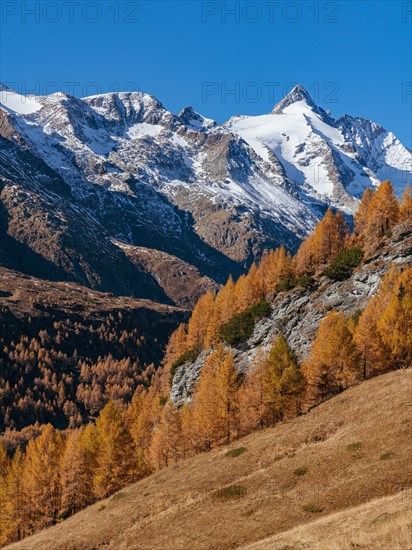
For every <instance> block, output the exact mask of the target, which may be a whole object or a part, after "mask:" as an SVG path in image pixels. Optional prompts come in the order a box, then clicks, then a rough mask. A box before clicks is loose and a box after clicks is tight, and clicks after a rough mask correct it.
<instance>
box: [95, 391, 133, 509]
mask: <svg viewBox="0 0 412 550" xmlns="http://www.w3.org/2000/svg"><path fill="white" fill-rule="evenodd" d="M96 428H97V434H98V454H97V468H96V471H95V475H94V486H95V492H96V495H97V496H98V497H99V498H102V497H106V496H108V495H111V494H113V493H114V492H116V491H118V490H119V489H121V488H122V487H123V486H124V485H126V484H128V483H131V482H132V481H134V480H135V478H136V457H135V447H134V444H133V440H132V437H131V435H130V432H129V430H128V428H127V426H126V424H125V421H124V420H123V417H122V415H121V414H120V412H119V411H118V410H117V409H116V406H115V404H114V403H113V402H112V401H109V403H107V405H106V406H105V407H104V409H103V410H102V411H101V412H100V414H99V417H98V419H97V421H96Z"/></svg>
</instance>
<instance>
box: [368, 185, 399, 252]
mask: <svg viewBox="0 0 412 550" xmlns="http://www.w3.org/2000/svg"><path fill="white" fill-rule="evenodd" d="M398 220H399V203H398V199H397V198H396V196H395V193H394V191H393V187H392V184H391V182H390V181H388V180H387V181H384V182H383V183H381V184H380V186H379V187H378V189H377V190H376V191H375V193H374V195H373V197H372V198H371V200H370V202H369V207H368V217H367V223H366V228H365V232H364V234H361V238H363V240H364V243H365V249H366V251H367V252H368V253H369V252H371V251H373V250H374V248H375V247H376V246H377V245H378V244H379V242H380V240H381V239H382V238H383V237H385V236H387V235H389V234H390V231H391V230H392V228H393V227H394V226H395V225H396V224H397V223H398Z"/></svg>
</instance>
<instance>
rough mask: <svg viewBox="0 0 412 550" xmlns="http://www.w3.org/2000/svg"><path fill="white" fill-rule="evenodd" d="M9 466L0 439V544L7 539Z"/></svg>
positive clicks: (8, 460)
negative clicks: (6, 511)
mask: <svg viewBox="0 0 412 550" xmlns="http://www.w3.org/2000/svg"><path fill="white" fill-rule="evenodd" d="M9 468H10V459H9V457H8V455H7V451H6V448H5V447H4V445H3V443H2V442H1V441H0V511H1V513H0V544H4V543H5V542H7V541H8V529H9V527H10V526H9V525H8V518H7V515H6V514H5V513H4V511H5V510H6V506H7V474H8V471H9Z"/></svg>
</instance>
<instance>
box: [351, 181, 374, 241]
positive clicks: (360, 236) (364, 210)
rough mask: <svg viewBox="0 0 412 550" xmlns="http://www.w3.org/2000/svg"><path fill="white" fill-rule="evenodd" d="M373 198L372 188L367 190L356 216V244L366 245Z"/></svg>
mask: <svg viewBox="0 0 412 550" xmlns="http://www.w3.org/2000/svg"><path fill="white" fill-rule="evenodd" d="M372 197H373V191H372V189H371V188H370V187H367V188H366V189H365V192H364V193H363V195H362V199H361V201H360V203H359V206H358V210H357V211H356V213H355V216H354V222H355V223H354V239H355V242H356V244H360V245H361V246H362V245H363V244H364V237H365V234H366V227H367V224H368V220H369V218H370V203H371V200H372Z"/></svg>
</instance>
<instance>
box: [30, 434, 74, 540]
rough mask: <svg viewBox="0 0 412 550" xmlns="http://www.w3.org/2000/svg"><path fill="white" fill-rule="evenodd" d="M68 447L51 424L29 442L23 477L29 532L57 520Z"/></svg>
mask: <svg viewBox="0 0 412 550" xmlns="http://www.w3.org/2000/svg"><path fill="white" fill-rule="evenodd" d="M63 449H64V441H63V437H62V434H61V432H59V431H56V430H54V429H53V427H52V426H51V425H50V424H48V425H47V426H46V427H45V428H44V430H43V432H42V434H41V435H40V436H39V437H38V438H36V439H34V440H31V441H30V442H29V444H28V445H27V449H26V453H25V459H24V469H23V476H22V487H23V499H24V505H23V508H24V512H25V517H24V523H25V527H27V530H28V531H29V532H33V531H35V530H37V529H41V528H43V527H46V526H48V525H51V524H53V523H55V522H56V521H57V519H58V516H59V511H60V508H61V484H60V470H59V467H58V465H59V463H60V460H61V456H62V453H63Z"/></svg>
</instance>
